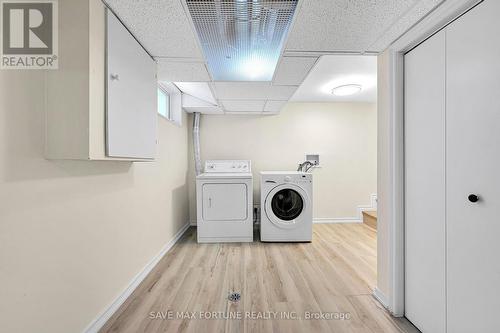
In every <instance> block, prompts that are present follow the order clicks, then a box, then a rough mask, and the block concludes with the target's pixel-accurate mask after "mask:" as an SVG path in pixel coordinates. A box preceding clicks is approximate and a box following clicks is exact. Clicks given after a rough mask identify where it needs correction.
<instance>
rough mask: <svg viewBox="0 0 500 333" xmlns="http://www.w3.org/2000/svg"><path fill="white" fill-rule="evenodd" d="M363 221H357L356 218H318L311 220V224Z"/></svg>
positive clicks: (359, 221)
mask: <svg viewBox="0 0 500 333" xmlns="http://www.w3.org/2000/svg"><path fill="white" fill-rule="evenodd" d="M361 222H363V220H360V219H358V218H357V217H318V218H313V223H315V224H320V223H325V224H327V223H361Z"/></svg>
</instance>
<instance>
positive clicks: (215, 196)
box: [203, 184, 248, 221]
mask: <svg viewBox="0 0 500 333" xmlns="http://www.w3.org/2000/svg"><path fill="white" fill-rule="evenodd" d="M247 217H248V209H247V186H246V185H245V184H204V185H203V219H204V220H205V221H245V220H246V219H247Z"/></svg>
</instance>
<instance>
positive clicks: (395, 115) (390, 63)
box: [374, 0, 484, 317]
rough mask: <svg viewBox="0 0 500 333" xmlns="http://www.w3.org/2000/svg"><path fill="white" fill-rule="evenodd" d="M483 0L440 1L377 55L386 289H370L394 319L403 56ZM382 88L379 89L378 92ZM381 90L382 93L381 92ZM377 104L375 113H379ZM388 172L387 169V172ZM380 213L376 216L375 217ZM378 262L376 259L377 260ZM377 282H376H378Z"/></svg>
mask: <svg viewBox="0 0 500 333" xmlns="http://www.w3.org/2000/svg"><path fill="white" fill-rule="evenodd" d="M483 1H484V0H453V1H451V0H449V1H444V2H442V3H441V4H440V5H438V7H436V8H435V9H433V10H432V11H431V12H430V13H429V14H428V15H427V16H425V17H424V18H423V19H421V20H420V21H419V22H418V23H417V24H415V25H414V26H413V27H411V28H410V29H409V30H408V31H407V32H405V33H404V34H403V35H402V36H401V37H399V38H398V39H397V40H396V41H395V42H393V43H392V44H391V45H390V46H389V47H388V48H387V49H386V50H385V51H384V52H382V53H381V56H384V57H387V61H386V66H385V67H384V68H381V67H380V66H379V68H378V71H379V73H378V77H379V79H380V77H381V76H382V75H380V74H381V71H383V74H384V75H383V77H385V78H386V81H385V82H383V84H380V83H381V82H380V81H379V85H378V86H379V103H380V100H381V98H380V97H381V95H380V94H381V93H382V94H384V95H383V96H385V98H386V105H384V108H385V110H384V111H383V112H385V113H386V114H387V117H388V122H389V126H388V129H387V131H389V133H386V135H387V137H388V142H387V143H385V144H386V146H387V147H386V148H387V149H386V153H385V155H382V154H384V153H383V152H381V150H380V149H379V151H378V159H379V161H380V160H385V161H386V165H385V169H386V170H379V173H380V172H384V173H386V174H388V176H389V178H388V181H389V184H387V185H389V186H388V187H387V188H386V191H385V192H386V193H385V195H386V198H387V200H386V201H385V204H382V205H381V203H382V202H380V201H382V200H380V196H381V195H382V194H381V193H379V205H378V210H379V211H385V212H386V216H387V218H386V220H385V221H382V220H381V221H379V223H384V224H386V226H387V235H385V239H386V242H387V243H386V244H385V246H386V247H387V248H388V250H387V252H386V253H381V250H380V247H379V248H378V254H377V255H378V256H383V258H381V260H383V261H384V262H386V263H387V270H388V271H387V278H388V280H389V281H386V284H387V286H388V287H387V289H388V290H386V291H382V290H381V289H379V288H378V287H377V288H376V289H375V290H374V296H375V297H376V298H377V299H378V300H379V301H380V302H381V303H382V304H383V305H384V306H385V307H386V308H387V309H388V310H389V311H390V312H391V313H392V314H393V315H394V316H396V317H403V316H404V314H405V309H404V304H405V262H404V261H405V260H404V257H405V253H404V249H405V243H404V241H405V232H404V226H405V221H404V208H405V206H404V194H405V189H404V172H405V165H404V54H405V53H406V52H408V51H410V50H411V49H413V48H414V47H415V46H417V45H418V44H420V43H422V42H423V41H424V40H426V39H427V38H429V37H430V36H432V35H433V34H434V33H436V32H437V31H439V30H441V29H442V28H443V27H445V26H446V25H448V24H449V23H450V22H452V21H453V20H455V19H456V18H457V17H459V16H461V15H462V14H464V13H465V12H467V11H468V10H470V9H471V8H473V7H474V6H476V5H477V4H479V3H481V2H483ZM382 86H383V89H381V88H382ZM383 90H385V91H383ZM380 109H381V105H380V104H379V110H378V112H381V110H380ZM387 169H388V170H387ZM380 215H382V214H379V216H380ZM379 260H380V259H379ZM379 262H380V261H379ZM379 282H380V281H379Z"/></svg>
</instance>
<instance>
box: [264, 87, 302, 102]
mask: <svg viewBox="0 0 500 333" xmlns="http://www.w3.org/2000/svg"><path fill="white" fill-rule="evenodd" d="M297 88H298V87H297V86H271V87H270V89H269V92H268V94H267V99H271V100H275V101H288V100H289V99H290V98H291V97H292V96H293V94H294V93H295V91H296V90H297Z"/></svg>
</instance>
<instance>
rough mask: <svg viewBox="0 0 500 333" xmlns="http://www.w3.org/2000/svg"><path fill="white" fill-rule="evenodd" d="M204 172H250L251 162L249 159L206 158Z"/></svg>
mask: <svg viewBox="0 0 500 333" xmlns="http://www.w3.org/2000/svg"><path fill="white" fill-rule="evenodd" d="M205 172H207V173H208V172H226V173H247V172H252V163H251V161H249V160H208V161H205Z"/></svg>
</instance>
